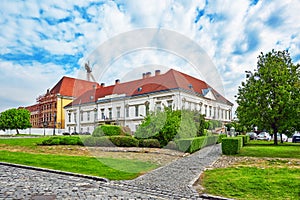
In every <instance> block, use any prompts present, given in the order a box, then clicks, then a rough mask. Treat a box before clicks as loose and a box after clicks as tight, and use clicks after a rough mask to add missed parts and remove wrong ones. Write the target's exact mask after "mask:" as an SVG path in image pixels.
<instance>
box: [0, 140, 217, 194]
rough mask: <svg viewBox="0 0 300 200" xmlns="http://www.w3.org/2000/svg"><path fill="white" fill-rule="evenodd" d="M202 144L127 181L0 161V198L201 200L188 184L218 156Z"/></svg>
mask: <svg viewBox="0 0 300 200" xmlns="http://www.w3.org/2000/svg"><path fill="white" fill-rule="evenodd" d="M220 149H221V148H220V145H214V146H210V147H206V148H204V149H202V150H200V151H198V152H196V153H194V154H192V155H190V156H187V157H184V158H181V159H178V160H177V161H175V162H172V163H170V164H168V165H166V166H164V167H161V168H158V169H156V170H153V171H152V172H150V173H147V174H145V175H143V176H140V177H138V178H136V179H134V180H130V181H108V180H106V179H102V178H96V177H87V176H81V175H77V176H74V175H71V173H70V174H68V173H60V172H56V173H53V172H51V170H45V171H39V170H36V169H30V167H29V168H22V167H16V166H13V165H11V166H10V165H6V164H4V163H0V185H1V187H0V199H33V200H42V199H43V200H52V199H122V200H123V199H132V200H133V199H145V200H147V199H149V200H150V199H202V198H201V197H200V196H199V194H198V193H197V192H196V191H195V190H194V189H193V187H192V184H193V183H194V182H195V181H196V179H197V178H198V177H199V175H200V173H201V171H203V169H204V168H205V167H207V166H209V165H211V164H212V163H213V162H214V161H215V160H216V159H218V157H219V156H220V155H221V150H220Z"/></svg>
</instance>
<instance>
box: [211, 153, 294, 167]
mask: <svg viewBox="0 0 300 200" xmlns="http://www.w3.org/2000/svg"><path fill="white" fill-rule="evenodd" d="M239 166H247V167H259V168H267V167H282V168H284V167H286V168H297V169H300V159H294V158H258V157H237V156H224V155H223V156H221V157H220V158H219V159H218V160H217V161H216V162H215V163H214V164H213V165H212V166H210V167H209V169H211V168H226V167H239Z"/></svg>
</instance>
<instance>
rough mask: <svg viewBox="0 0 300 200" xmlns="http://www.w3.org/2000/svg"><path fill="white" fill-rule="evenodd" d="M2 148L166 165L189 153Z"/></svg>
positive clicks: (117, 149) (160, 150) (129, 149)
mask: <svg viewBox="0 0 300 200" xmlns="http://www.w3.org/2000/svg"><path fill="white" fill-rule="evenodd" d="M0 150H7V151H12V152H26V153H36V154H56V155H71V156H89V157H101V158H123V159H132V160H140V161H146V162H151V163H154V164H157V165H159V166H163V165H166V164H168V163H170V162H172V161H174V160H177V159H179V158H181V157H183V156H186V155H187V154H185V153H183V152H179V151H175V150H170V149H159V148H137V147H129V148H124V147H82V146H72V145H53V146H35V147H34V148H33V147H20V146H9V145H0Z"/></svg>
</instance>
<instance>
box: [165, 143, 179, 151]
mask: <svg viewBox="0 0 300 200" xmlns="http://www.w3.org/2000/svg"><path fill="white" fill-rule="evenodd" d="M164 148H165V149H172V150H179V149H178V147H177V144H176V143H175V142H174V141H170V142H169V143H168V144H167V145H166V146H165V147H164Z"/></svg>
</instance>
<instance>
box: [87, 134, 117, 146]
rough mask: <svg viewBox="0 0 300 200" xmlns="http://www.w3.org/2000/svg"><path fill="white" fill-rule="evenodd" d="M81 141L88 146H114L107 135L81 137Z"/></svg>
mask: <svg viewBox="0 0 300 200" xmlns="http://www.w3.org/2000/svg"><path fill="white" fill-rule="evenodd" d="M82 143H83V144H84V145H85V146H90V147H113V146H115V145H114V144H113V143H112V142H111V141H110V139H109V137H105V136H103V137H93V136H89V137H83V138H82Z"/></svg>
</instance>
